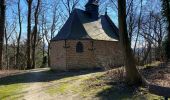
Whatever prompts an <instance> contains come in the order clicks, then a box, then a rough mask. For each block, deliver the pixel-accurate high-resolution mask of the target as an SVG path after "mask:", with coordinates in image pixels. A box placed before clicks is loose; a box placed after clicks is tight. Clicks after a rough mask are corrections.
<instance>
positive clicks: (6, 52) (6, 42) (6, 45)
mask: <svg viewBox="0 0 170 100" xmlns="http://www.w3.org/2000/svg"><path fill="white" fill-rule="evenodd" d="M5 49H6V50H5V58H6V68H7V69H9V63H8V62H9V60H8V36H7V32H6V28H5Z"/></svg>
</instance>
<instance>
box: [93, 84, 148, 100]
mask: <svg viewBox="0 0 170 100" xmlns="http://www.w3.org/2000/svg"><path fill="white" fill-rule="evenodd" d="M107 85H109V86H110V87H109V88H107V89H104V90H103V91H101V92H99V93H98V94H97V95H96V97H98V98H100V100H147V98H146V97H145V96H141V95H140V94H138V92H139V87H138V86H136V87H135V86H134V87H130V86H127V85H126V84H125V83H124V82H110V83H107Z"/></svg>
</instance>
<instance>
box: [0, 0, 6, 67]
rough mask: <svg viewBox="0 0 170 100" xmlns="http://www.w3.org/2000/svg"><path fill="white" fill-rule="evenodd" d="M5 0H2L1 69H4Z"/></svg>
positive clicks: (0, 1) (0, 8) (0, 4)
mask: <svg viewBox="0 0 170 100" xmlns="http://www.w3.org/2000/svg"><path fill="white" fill-rule="evenodd" d="M5 8H6V5H5V0H0V69H2V51H3V42H4V34H5Z"/></svg>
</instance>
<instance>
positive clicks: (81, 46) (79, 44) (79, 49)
mask: <svg viewBox="0 0 170 100" xmlns="http://www.w3.org/2000/svg"><path fill="white" fill-rule="evenodd" d="M76 52H77V53H82V52H83V44H82V43H81V42H78V43H77V45H76Z"/></svg>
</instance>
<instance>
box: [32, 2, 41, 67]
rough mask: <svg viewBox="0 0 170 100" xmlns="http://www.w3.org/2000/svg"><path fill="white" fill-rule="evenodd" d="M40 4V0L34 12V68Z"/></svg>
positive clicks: (33, 65) (33, 64)
mask: <svg viewBox="0 0 170 100" xmlns="http://www.w3.org/2000/svg"><path fill="white" fill-rule="evenodd" d="M39 6H40V0H38V2H37V6H36V9H35V13H34V20H35V21H34V30H33V34H32V35H33V44H32V68H33V69H34V68H35V50H36V41H37V25H38V11H39Z"/></svg>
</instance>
